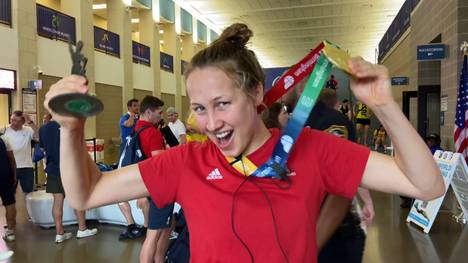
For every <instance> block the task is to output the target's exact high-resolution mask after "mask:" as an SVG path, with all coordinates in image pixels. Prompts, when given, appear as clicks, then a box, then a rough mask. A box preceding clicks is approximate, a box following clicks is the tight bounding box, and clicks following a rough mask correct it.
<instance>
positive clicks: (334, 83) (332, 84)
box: [325, 74, 338, 90]
mask: <svg viewBox="0 0 468 263" xmlns="http://www.w3.org/2000/svg"><path fill="white" fill-rule="evenodd" d="M325 88H328V89H332V90H337V89H338V81H336V80H335V75H333V74H332V75H330V78H329V79H328V80H327V82H326V83H325Z"/></svg>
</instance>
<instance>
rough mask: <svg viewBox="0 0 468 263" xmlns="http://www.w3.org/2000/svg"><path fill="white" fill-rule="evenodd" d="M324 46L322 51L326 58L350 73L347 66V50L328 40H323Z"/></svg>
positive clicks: (348, 57)
mask: <svg viewBox="0 0 468 263" xmlns="http://www.w3.org/2000/svg"><path fill="white" fill-rule="evenodd" d="M323 43H324V45H325V47H324V48H323V53H324V54H325V56H327V59H328V60H329V61H330V62H331V63H333V65H335V66H336V67H338V68H339V69H341V70H343V71H345V72H347V73H348V74H351V72H350V71H349V67H348V60H349V59H350V58H351V57H350V56H349V54H348V52H346V51H344V50H342V49H340V48H338V47H336V46H335V45H333V44H331V43H330V42H328V41H324V42H323Z"/></svg>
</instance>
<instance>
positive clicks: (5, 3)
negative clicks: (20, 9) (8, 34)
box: [0, 0, 11, 26]
mask: <svg viewBox="0 0 468 263" xmlns="http://www.w3.org/2000/svg"><path fill="white" fill-rule="evenodd" d="M0 23H2V24H5V25H9V26H11V0H0Z"/></svg>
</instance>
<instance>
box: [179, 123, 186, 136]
mask: <svg viewBox="0 0 468 263" xmlns="http://www.w3.org/2000/svg"><path fill="white" fill-rule="evenodd" d="M178 126H179V127H177V129H178V132H179V136H180V135H185V134H186V133H187V131H186V130H185V125H184V124H183V123H182V122H179V125H178Z"/></svg>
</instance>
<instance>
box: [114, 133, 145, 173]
mask: <svg viewBox="0 0 468 263" xmlns="http://www.w3.org/2000/svg"><path fill="white" fill-rule="evenodd" d="M149 127H150V126H143V127H141V128H140V129H139V130H138V131H132V133H131V134H130V135H129V136H127V138H125V139H126V142H125V148H124V149H123V151H122V153H121V154H120V158H119V163H118V165H117V168H121V167H124V166H127V165H131V164H135V163H138V162H141V161H143V160H144V159H146V156H145V154H144V153H143V150H142V149H141V144H140V133H141V132H142V131H144V130H145V129H146V128H149Z"/></svg>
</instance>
